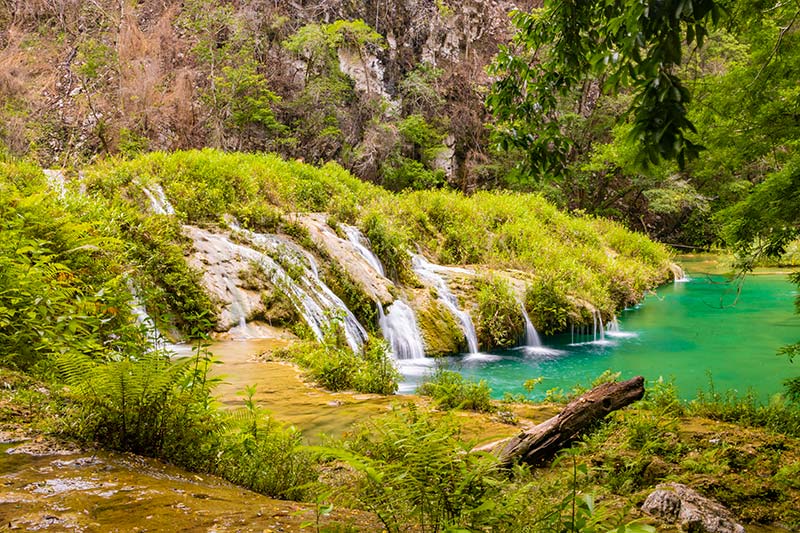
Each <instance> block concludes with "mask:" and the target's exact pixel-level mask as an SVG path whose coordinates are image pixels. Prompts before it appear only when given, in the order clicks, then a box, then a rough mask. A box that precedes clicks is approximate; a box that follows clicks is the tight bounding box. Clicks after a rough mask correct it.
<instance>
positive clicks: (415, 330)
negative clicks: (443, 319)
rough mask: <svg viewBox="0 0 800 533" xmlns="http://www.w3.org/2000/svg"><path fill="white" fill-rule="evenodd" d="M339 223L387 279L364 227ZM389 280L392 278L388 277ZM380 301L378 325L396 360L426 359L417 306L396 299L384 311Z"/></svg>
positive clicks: (372, 265)
mask: <svg viewBox="0 0 800 533" xmlns="http://www.w3.org/2000/svg"><path fill="white" fill-rule="evenodd" d="M340 227H341V228H342V231H344V234H345V235H346V236H347V240H348V241H349V242H350V244H352V245H353V248H354V249H355V251H356V252H358V255H360V256H361V257H362V258H363V259H364V261H366V263H367V264H368V265H369V266H370V267H371V268H372V269H373V270H375V272H377V273H378V274H380V276H381V277H382V278H384V279H386V271H385V270H384V268H383V264H382V263H381V261H380V259H378V256H376V255H375V253H374V252H373V251H372V249H371V248H370V244H369V239H367V238H366V237H365V236H364V234H363V233H361V231H360V230H359V229H358V228H356V227H354V226H348V225H346V224H341V225H340ZM386 281H387V283H389V284H392V282H391V281H390V280H388V279H386ZM377 304H378V313H379V322H378V323H379V325H380V328H381V333H382V334H383V338H384V339H386V340H387V341H388V342H389V344H390V345H391V347H392V355H393V356H394V358H395V360H399V361H405V360H414V359H417V360H422V359H425V343H424V341H423V340H422V334H421V333H420V331H419V326H418V325H417V316H416V313H415V312H414V309H412V308H411V306H409V305H408V304H407V303H406V302H404V301H402V300H395V301H394V302H393V303H392V304H391V305H390V306H389V307H388V308H387V309H386V311H385V312H384V309H383V305H381V303H380V302H377Z"/></svg>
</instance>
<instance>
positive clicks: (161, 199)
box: [142, 183, 175, 215]
mask: <svg viewBox="0 0 800 533" xmlns="http://www.w3.org/2000/svg"><path fill="white" fill-rule="evenodd" d="M151 189H152V190H151ZM142 192H144V194H145V196H147V198H148V199H149V200H150V209H152V210H153V213H155V214H156V215H174V214H175V209H173V208H172V204H170V203H169V200H167V195H166V194H164V189H162V188H161V185H159V184H158V183H156V184H154V185H151V186H150V188H148V187H142Z"/></svg>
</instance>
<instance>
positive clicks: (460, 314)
mask: <svg viewBox="0 0 800 533" xmlns="http://www.w3.org/2000/svg"><path fill="white" fill-rule="evenodd" d="M411 267H412V269H413V270H414V272H415V273H416V274H417V276H419V277H420V278H422V280H424V281H427V282H428V283H430V284H432V285H433V286H434V288H436V293H437V294H438V296H439V301H440V302H442V303H443V304H444V306H445V307H447V309H448V310H450V312H451V313H452V314H453V316H454V317H456V319H457V320H458V322H459V323H461V329H462V330H463V331H464V335H465V336H466V338H467V346H468V347H469V353H478V335H477V334H476V333H475V325H474V324H473V323H472V318H471V317H470V316H469V313H467V312H466V311H464V310H462V309H461V308H459V307H458V300H457V299H456V297H455V295H453V293H452V292H450V287H449V286H448V285H447V281H446V280H445V279H444V278H443V277H442V276H441V275H439V272H453V273H458V274H470V275H471V274H474V272H472V271H471V270H466V269H463V268H455V267H445V266H441V265H434V264H433V263H430V262H428V261H427V260H426V259H425V258H424V257H422V256H421V255H417V254H414V255H412V256H411Z"/></svg>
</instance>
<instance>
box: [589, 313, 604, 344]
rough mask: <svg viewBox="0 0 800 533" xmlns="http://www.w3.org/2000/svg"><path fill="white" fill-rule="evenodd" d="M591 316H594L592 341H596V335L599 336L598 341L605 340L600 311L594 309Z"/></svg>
mask: <svg viewBox="0 0 800 533" xmlns="http://www.w3.org/2000/svg"><path fill="white" fill-rule="evenodd" d="M592 314H593V315H594V340H595V341H597V340H598V339H597V334H598V333H599V334H600V339H599V340H600V341H605V340H606V327H605V326H604V325H603V316H602V315H601V314H600V311H598V310H597V309H595V310H594V311H593V312H592ZM598 323H599V326H600V327H599V328H598V327H597V326H598Z"/></svg>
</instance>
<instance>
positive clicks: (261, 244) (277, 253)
mask: <svg viewBox="0 0 800 533" xmlns="http://www.w3.org/2000/svg"><path fill="white" fill-rule="evenodd" d="M237 231H238V233H240V234H241V235H243V236H245V237H246V238H247V239H248V240H249V241H250V242H252V243H253V244H254V245H256V246H257V247H258V248H260V249H263V250H265V252H266V253H262V252H260V251H257V250H254V249H252V248H247V250H249V253H248V254H247V255H244V257H248V258H253V259H254V260H255V262H256V263H257V264H258V265H259V266H260V267H261V269H262V270H263V271H264V272H265V273H266V274H267V276H268V277H269V278H270V280H271V281H272V282H273V283H276V284H277V285H278V286H280V287H282V288H284V289H285V290H287V292H288V293H289V294H290V295H291V296H292V297H293V298H292V300H293V303H294V304H295V307H296V308H297V310H298V311H299V312H300V313H301V314H302V315H303V318H304V319H305V321H306V323H307V324H308V326H309V327H310V328H311V330H312V331H313V332H314V335H315V336H316V337H317V339H319V340H322V339H323V337H324V331H325V328H326V327H327V326H328V324H329V323H330V322H331V321H334V322H339V323H341V324H342V326H343V327H344V332H345V336H346V338H347V343H348V344H349V345H350V348H352V349H353V351H355V352H358V351H359V350H360V349H361V346H362V345H363V344H364V342H366V340H367V332H366V330H365V329H364V327H363V326H362V325H361V324H360V323H359V322H358V319H356V317H355V316H354V315H353V313H352V312H351V311H350V310H349V309H348V308H347V306H346V305H345V304H344V302H342V300H341V299H340V298H339V297H338V296H336V294H334V293H333V291H332V290H331V289H330V287H328V286H327V285H326V284H325V283H324V282H323V281H322V280H321V279H320V277H319V267H318V266H317V263H316V260H315V259H314V257H313V256H312V255H311V254H310V253H308V252H307V251H306V250H304V249H302V248H300V247H299V246H297V245H296V244H295V243H294V242H292V241H290V240H288V239H285V238H283V237H279V236H277V235H267V234H262V233H254V232H251V231H248V230H243V229H240V230H237ZM231 245H232V246H237V247H238V248H243V247H242V246H239V245H235V244H233V243H231ZM273 257H274V259H273ZM287 269H288V270H289V272H291V274H292V275H290V274H289V273H288V272H287Z"/></svg>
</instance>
